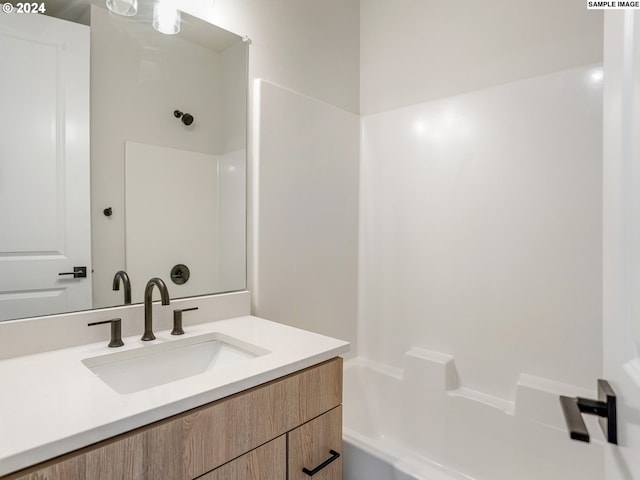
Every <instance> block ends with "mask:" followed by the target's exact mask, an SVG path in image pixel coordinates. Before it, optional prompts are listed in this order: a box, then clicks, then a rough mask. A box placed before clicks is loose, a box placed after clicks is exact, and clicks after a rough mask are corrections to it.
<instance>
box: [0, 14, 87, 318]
mask: <svg viewBox="0 0 640 480" xmlns="http://www.w3.org/2000/svg"><path fill="white" fill-rule="evenodd" d="M0 59H1V60H0V61H1V63H0V105H2V114H1V115H0V320H7V319H11V318H20V317H26V316H32V315H44V314H48V313H56V312H63V311H71V310H81V309H86V308H91V273H90V272H91V265H90V259H91V245H90V235H91V233H90V227H91V225H90V205H89V28H88V27H86V26H84V25H78V24H74V23H70V22H65V21H62V20H58V19H55V18H51V17H46V16H44V15H41V14H5V13H1V14H0ZM74 267H86V269H87V272H88V273H87V276H86V277H84V278H74V276H73V275H62V276H61V275H59V273H66V272H72V271H73V270H74ZM76 277H77V275H76Z"/></svg>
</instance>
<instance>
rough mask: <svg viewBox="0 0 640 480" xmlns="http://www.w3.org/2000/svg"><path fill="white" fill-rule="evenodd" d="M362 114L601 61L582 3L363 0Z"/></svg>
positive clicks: (589, 13)
mask: <svg viewBox="0 0 640 480" xmlns="http://www.w3.org/2000/svg"><path fill="white" fill-rule="evenodd" d="M360 11H361V18H360V32H361V36H360V39H361V49H360V55H361V58H360V62H361V63H360V66H361V70H360V78H361V82H360V88H361V91H360V99H361V103H360V108H361V112H362V113H364V114H369V113H374V112H380V111H384V110H388V109H391V108H396V107H400V106H405V105H411V104H414V103H418V102H424V101H427V100H432V99H435V98H440V97H445V96H449V95H453V94H456V93H461V92H466V91H470V90H476V89H478V88H483V87H488V86H491V85H497V84H500V83H505V82H510V81H513V80H518V79H522V78H526V77H530V76H535V75H541V74H544V73H550V72H554V71H557V70H561V69H564V68H570V67H577V66H580V65H585V64H589V63H594V62H599V61H601V59H602V12H601V11H596V10H587V8H586V3H585V1H584V0H562V1H560V2H559V1H557V0H535V1H529V0H515V1H514V0H483V1H481V2H473V1H462V2H454V1H450V0H429V1H425V0H394V1H393V2H390V1H388V0H362V1H361V2H360Z"/></svg>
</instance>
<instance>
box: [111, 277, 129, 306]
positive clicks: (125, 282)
mask: <svg viewBox="0 0 640 480" xmlns="http://www.w3.org/2000/svg"><path fill="white" fill-rule="evenodd" d="M120 280H122V283H123V285H124V304H125V305H131V282H130V281H129V275H127V272H125V271H124V270H118V271H117V272H116V274H115V275H114V277H113V290H114V291H118V290H120Z"/></svg>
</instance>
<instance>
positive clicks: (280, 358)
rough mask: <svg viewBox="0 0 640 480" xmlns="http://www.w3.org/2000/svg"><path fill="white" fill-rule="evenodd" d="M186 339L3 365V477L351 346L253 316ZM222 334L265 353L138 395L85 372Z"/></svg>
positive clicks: (97, 347)
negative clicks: (92, 363) (109, 357)
mask: <svg viewBox="0 0 640 480" xmlns="http://www.w3.org/2000/svg"><path fill="white" fill-rule="evenodd" d="M185 331H186V333H185V335H181V336H172V335H171V334H170V332H169V330H167V331H162V332H155V335H156V337H157V339H156V340H155V341H152V342H142V341H141V340H140V338H139V336H136V337H128V338H125V339H124V341H125V346H124V347H119V348H108V347H107V342H108V339H109V327H108V326H105V341H104V342H101V343H94V344H90V345H81V346H78V347H73V348H67V349H64V350H56V351H52V352H45V353H39V354H36V355H29V356H23V357H17V358H13V359H9V360H3V361H0V385H1V386H2V387H1V388H2V392H1V393H0V475H5V474H8V473H11V472H14V471H17V470H20V469H22V468H25V467H28V466H31V465H34V464H36V463H39V462H42V461H44V460H47V459H50V458H53V457H55V456H58V455H61V454H64V453H67V452H70V451H73V450H76V449H78V448H81V447H84V446H86V445H89V444H92V443H95V442H98V441H100V440H104V439H106V438H109V437H112V436H114V435H118V434H120V433H124V432H127V431H129V430H132V429H135V428H138V427H141V426H143V425H147V424H149V423H151V422H154V421H157V420H161V419H163V418H167V417H170V416H172V415H175V414H177V413H181V412H184V411H186V410H189V409H191V408H194V407H198V406H200V405H204V404H206V403H208V402H212V401H215V400H218V399H220V398H223V397H226V396H228V395H232V394H234V393H238V392H240V391H242V390H246V389H248V388H251V387H255V386H256V385H260V384H262V383H265V382H268V381H271V380H274V379H276V378H279V377H282V376H284V375H288V374H290V373H293V372H295V371H298V370H301V369H303V368H307V367H310V366H312V365H315V364H317V363H320V362H323V361H325V360H329V359H331V358H333V357H336V356H338V355H340V354H343V353H345V352H347V351H348V350H349V344H348V343H347V342H344V341H342V340H337V339H334V338H330V337H325V336H323V335H318V334H314V333H311V332H307V331H304V330H300V329H296V328H293V327H289V326H286V325H282V324H279V323H274V322H270V321H268V320H264V319H261V318H257V317H253V316H244V317H237V318H231V319H227V320H218V321H215V322H211V323H203V324H199V325H191V326H189V327H185ZM214 332H218V333H222V334H225V335H229V336H231V337H235V338H238V339H240V340H243V341H245V342H248V343H251V344H254V345H257V346H259V347H262V348H264V349H266V350H269V352H270V353H267V354H265V355H262V356H260V357H258V358H255V359H251V360H250V361H247V362H242V363H239V364H236V365H229V366H226V367H223V368H219V369H217V370H214V371H210V372H205V373H202V374H199V375H195V376H192V377H188V378H185V379H182V380H177V381H175V382H171V383H168V384H165V385H161V386H157V387H153V388H149V389H146V390H142V391H140V392H135V393H129V394H120V393H117V392H116V391H115V390H113V389H112V388H111V387H109V386H108V385H107V384H106V383H104V382H103V381H102V380H100V379H99V378H98V377H97V376H96V375H95V374H94V373H93V372H91V371H90V370H89V369H88V368H87V367H85V366H84V365H83V364H82V362H81V360H82V359H85V358H89V357H95V356H97V355H104V354H109V353H116V352H120V351H126V350H131V349H135V348H140V347H142V348H144V347H145V346H148V345H152V344H158V343H162V342H171V341H176V340H181V339H184V338H187V337H192V336H197V335H203V334H207V333H214Z"/></svg>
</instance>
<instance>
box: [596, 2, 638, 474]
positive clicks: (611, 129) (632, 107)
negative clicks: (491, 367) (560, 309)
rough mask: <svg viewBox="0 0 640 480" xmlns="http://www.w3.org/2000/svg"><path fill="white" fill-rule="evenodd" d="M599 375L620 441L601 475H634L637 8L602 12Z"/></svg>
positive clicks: (609, 448)
mask: <svg viewBox="0 0 640 480" xmlns="http://www.w3.org/2000/svg"><path fill="white" fill-rule="evenodd" d="M604 72H605V74H604V184H603V187H604V189H603V193H604V211H603V213H604V223H603V228H604V238H603V240H604V243H603V245H604V264H603V266H604V279H603V280H604V283H603V286H604V298H603V300H604V302H603V305H604V328H603V354H604V355H603V358H604V369H603V370H604V378H605V379H607V380H608V381H609V382H610V383H611V386H612V387H613V389H614V390H615V392H616V395H617V404H618V441H619V445H618V446H615V445H607V449H606V454H605V462H606V464H605V470H606V479H607V480H618V479H622V480H634V479H640V12H638V11H635V10H627V11H613V12H606V14H605V45H604Z"/></svg>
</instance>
